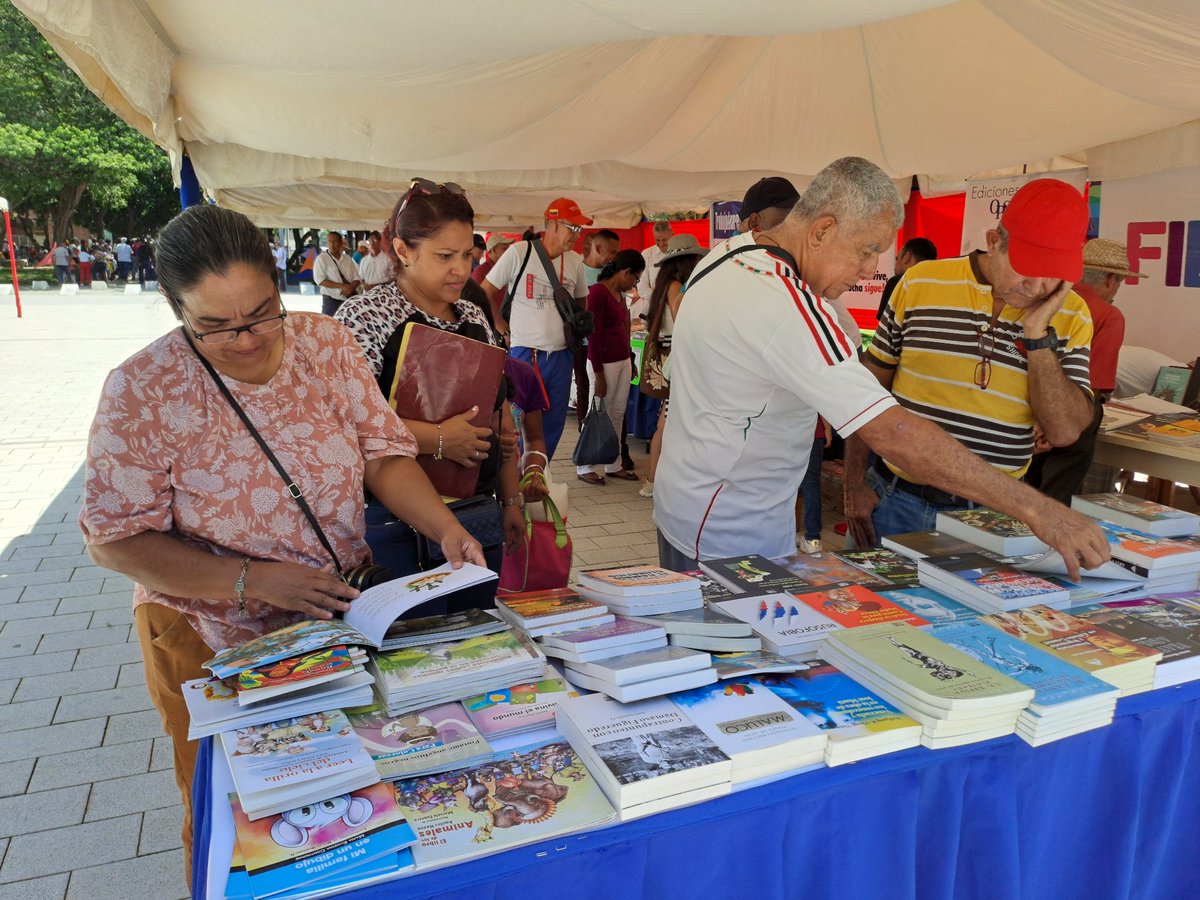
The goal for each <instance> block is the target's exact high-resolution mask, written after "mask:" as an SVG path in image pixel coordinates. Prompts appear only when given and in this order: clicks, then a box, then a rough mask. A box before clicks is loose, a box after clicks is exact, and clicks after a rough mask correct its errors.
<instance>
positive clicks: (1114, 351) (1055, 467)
mask: <svg viewBox="0 0 1200 900" xmlns="http://www.w3.org/2000/svg"><path fill="white" fill-rule="evenodd" d="M1145 277H1146V276H1145V275H1143V274H1141V273H1140V272H1135V271H1133V268H1132V266H1130V265H1129V253H1128V251H1127V250H1126V248H1125V245H1124V244H1122V243H1119V242H1118V241H1110V240H1106V239H1104V238H1096V239H1095V240H1091V241H1088V242H1087V243H1086V244H1084V247H1083V278H1082V279H1080V281H1079V282H1078V283H1077V284H1076V285H1075V288H1074V290H1075V293H1077V294H1078V295H1079V296H1080V297H1082V298H1083V300H1084V302H1085V303H1087V307H1088V312H1089V313H1090V314H1091V316H1092V330H1093V333H1092V357H1091V364H1090V367H1089V370H1090V377H1091V382H1092V393H1093V394H1094V395H1095V415H1094V416H1093V418H1092V423H1091V425H1089V426H1088V427H1087V428H1085V429H1084V432H1083V434H1081V435H1080V436H1079V440H1077V441H1076V442H1075V443H1073V444H1070V445H1068V446H1066V447H1050V448H1049V449H1047V450H1045V452H1044V453H1038V454H1037V455H1035V456H1034V457H1033V462H1032V463H1031V464H1030V466H1029V472H1028V473H1027V474H1026V476H1025V480H1026V481H1027V482H1029V483H1030V484H1031V485H1033V486H1034V487H1035V488H1037V489H1038V490H1039V491H1041V492H1042V493H1043V494H1045V495H1046V496H1047V497H1053V498H1054V499H1055V500H1058V501H1059V502H1060V503H1070V502H1071V496H1072V495H1073V494H1078V493H1080V488H1081V486H1082V485H1083V480H1084V478H1085V477H1086V476H1087V472H1088V469H1089V468H1090V467H1091V465H1092V457H1093V455H1095V452H1096V435H1097V433H1098V432H1099V431H1100V420H1101V419H1102V418H1104V403H1105V401H1106V400H1108V398H1109V397H1111V396H1112V393H1113V391H1114V390H1116V387H1117V357H1118V355H1119V354H1120V352H1121V344H1123V343H1124V342H1125V316H1124V315H1122V313H1121V311H1120V310H1119V309H1117V308H1116V307H1115V306H1113V300H1114V299H1115V298H1116V296H1117V290H1118V289H1120V287H1121V285H1122V284H1123V283H1124V281H1125V279H1126V278H1145ZM1097 480H1098V481H1099V480H1100V479H1097ZM1107 490H1112V484H1111V482H1110V483H1109V484H1108V486H1103V485H1097V491H1107Z"/></svg>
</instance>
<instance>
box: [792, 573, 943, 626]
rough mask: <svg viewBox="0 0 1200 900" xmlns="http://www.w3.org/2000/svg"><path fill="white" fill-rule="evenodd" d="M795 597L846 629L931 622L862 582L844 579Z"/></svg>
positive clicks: (926, 623)
mask: <svg viewBox="0 0 1200 900" xmlns="http://www.w3.org/2000/svg"><path fill="white" fill-rule="evenodd" d="M795 597H796V599H797V600H799V601H800V602H801V603H803V604H804V605H805V606H808V607H811V608H812V609H815V610H816V611H817V612H819V613H820V614H821V615H823V616H825V617H826V618H828V619H832V620H833V621H835V622H837V623H838V624H839V625H842V626H844V627H846V628H857V627H858V626H860V625H874V624H876V623H878V622H907V623H908V624H910V625H928V624H929V623H928V622H927V621H926V620H925V619H922V618H921V617H920V616H918V615H917V614H916V613H913V612H909V611H908V610H907V609H905V608H904V607H902V606H898V605H896V604H895V603H893V602H892V601H891V600H888V599H886V598H885V597H881V596H879V595H878V594H876V593H875V592H874V591H870V590H868V589H867V588H865V587H863V586H862V585H861V584H850V583H848V582H844V581H843V582H841V583H839V584H830V585H825V586H824V587H822V588H821V589H820V590H815V591H805V592H803V593H797V594H796V595H795Z"/></svg>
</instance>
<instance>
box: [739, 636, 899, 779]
mask: <svg viewBox="0 0 1200 900" xmlns="http://www.w3.org/2000/svg"><path fill="white" fill-rule="evenodd" d="M757 680H758V682H759V683H760V684H762V685H763V686H764V687H766V688H767V689H768V690H770V691H771V692H772V693H773V694H775V695H776V696H778V697H779V698H780V699H782V700H784V701H785V702H786V703H788V704H789V705H790V706H792V708H794V709H795V710H796V711H797V712H799V713H800V714H801V715H803V716H804V717H805V718H807V719H808V720H809V721H810V722H811V723H812V724H813V725H815V726H816V727H817V728H819V729H820V730H821V731H823V732H824V733H825V734H826V735H827V737H828V743H827V744H826V747H825V764H826V765H829V766H839V765H843V764H845V763H849V762H857V761H858V760H860V759H867V758H869V757H872V756H879V755H881V754H884V753H894V752H896V751H898V750H907V749H909V748H910V747H916V746H919V745H920V743H921V726H920V724H919V723H918V722H916V721H915V720H913V719H912V718H910V717H909V716H906V715H905V714H904V713H902V712H901V711H900V710H899V709H897V708H896V707H895V706H893V705H892V704H890V703H888V702H887V701H886V700H884V699H883V698H882V697H880V696H879V695H878V694H875V693H873V692H871V691H870V690H868V689H867V688H865V687H863V686H862V685H861V684H859V683H858V682H857V681H855V680H854V679H852V678H850V677H849V676H848V675H846V674H845V673H844V672H842V671H840V670H839V669H838V668H837V667H836V666H834V665H833V664H832V663H829V662H827V661H826V660H824V659H820V658H818V659H814V660H812V661H811V662H808V663H806V664H805V665H804V666H803V667H802V668H800V669H798V670H797V671H795V672H791V673H787V674H769V675H760V676H758V678H757Z"/></svg>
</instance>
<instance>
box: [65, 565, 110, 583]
mask: <svg viewBox="0 0 1200 900" xmlns="http://www.w3.org/2000/svg"><path fill="white" fill-rule="evenodd" d="M112 574H113V573H112V570H111V569H106V568H104V567H103V566H98V565H96V564H95V563H90V564H88V565H86V566H76V567H75V568H74V569H72V570H71V580H72V581H102V580H104V579H106V578H108V577H109V576H110V575H112Z"/></svg>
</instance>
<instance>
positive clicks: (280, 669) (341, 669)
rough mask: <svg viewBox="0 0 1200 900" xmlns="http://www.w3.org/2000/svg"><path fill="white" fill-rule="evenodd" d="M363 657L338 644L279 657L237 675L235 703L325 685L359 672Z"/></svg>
mask: <svg viewBox="0 0 1200 900" xmlns="http://www.w3.org/2000/svg"><path fill="white" fill-rule="evenodd" d="M366 659H367V655H366V653H364V652H363V651H362V650H361V649H359V648H358V647H345V646H342V645H341V644H339V645H337V646H334V647H326V648H324V649H323V650H314V651H312V652H311V653H305V654H302V655H301V656H293V657H291V658H290V659H281V660H279V661H277V662H273V663H270V664H268V665H265V666H259V667H258V668H257V669H246V670H245V671H243V672H239V673H238V676H237V691H238V703H240V704H241V705H243V706H248V705H250V704H253V703H259V702H261V701H263V700H269V699H272V698H277V697H280V696H281V695H285V694H291V693H293V692H295V691H298V690H303V689H305V688H312V687H315V686H316V685H319V684H328V683H329V682H331V681H336V680H338V679H342V678H345V677H346V676H348V675H351V674H353V673H354V672H359V671H362V666H363V663H364V662H366Z"/></svg>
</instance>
